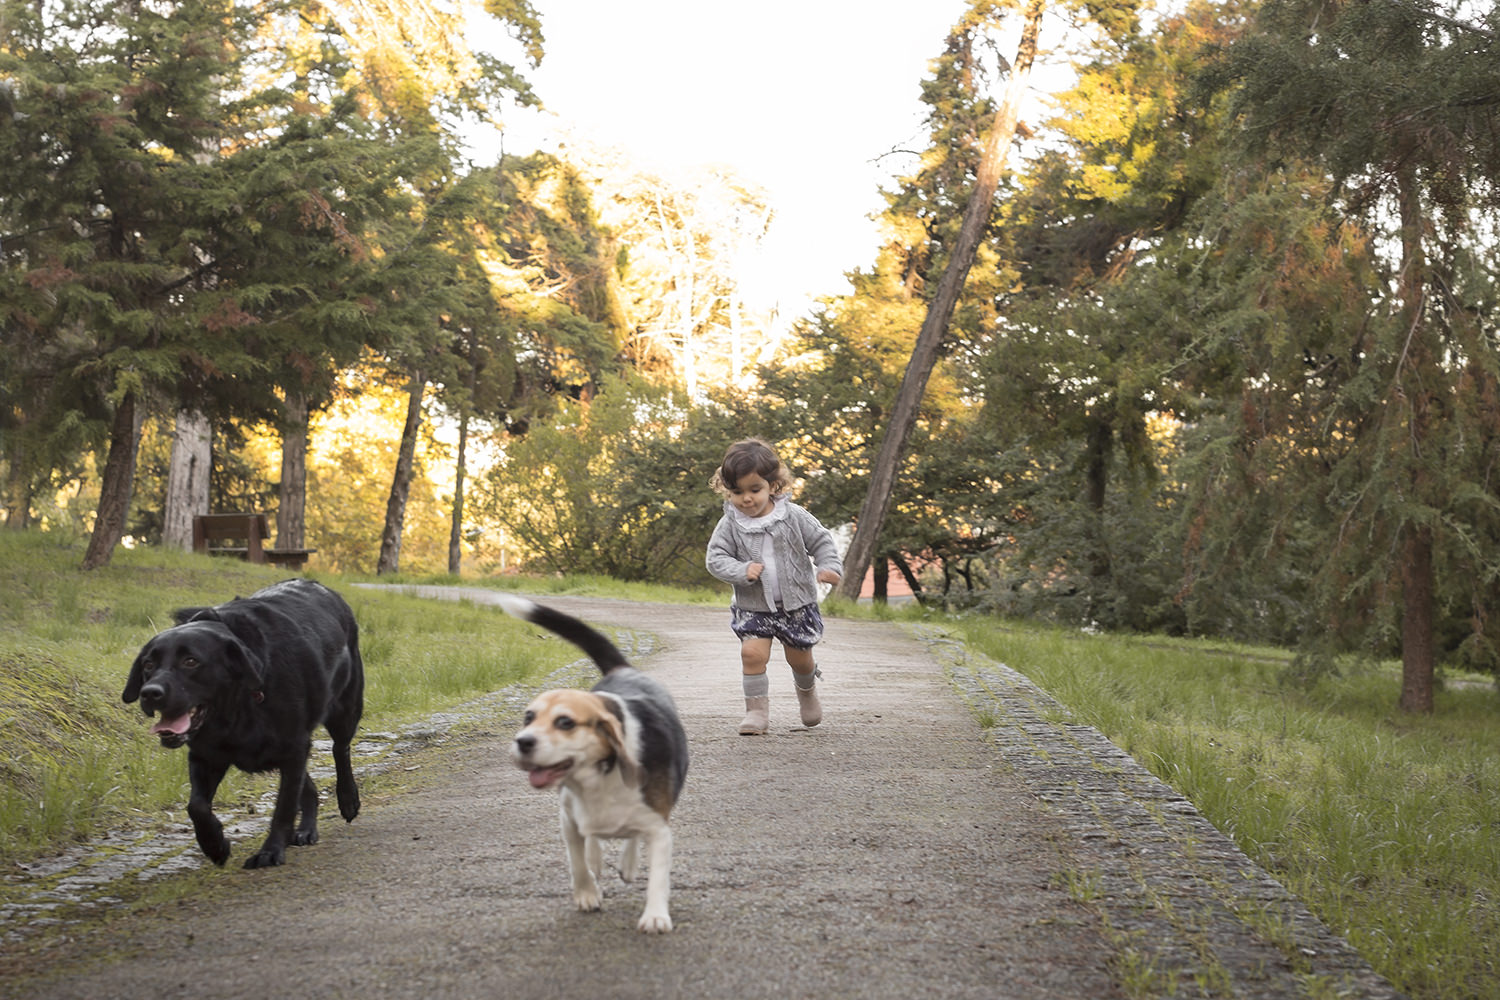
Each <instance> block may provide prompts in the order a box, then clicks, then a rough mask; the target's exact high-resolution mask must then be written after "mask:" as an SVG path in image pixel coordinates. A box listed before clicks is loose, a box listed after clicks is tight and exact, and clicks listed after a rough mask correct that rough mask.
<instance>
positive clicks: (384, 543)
mask: <svg viewBox="0 0 1500 1000" xmlns="http://www.w3.org/2000/svg"><path fill="white" fill-rule="evenodd" d="M426 391H427V375H426V373H425V372H421V371H418V372H416V373H415V374H414V375H412V379H411V396H410V398H409V399H408V400H407V404H406V428H405V429H404V430H403V431H402V432H401V453H400V454H399V455H398V456H397V457H396V473H395V475H394V476H393V477H392V478H391V497H390V500H388V501H387V502H386V505H385V529H384V530H383V531H382V532H381V534H380V561H379V562H377V563H376V564H375V572H376V573H377V574H379V575H384V574H386V573H394V572H396V570H397V569H398V568H399V567H400V565H401V529H402V525H403V524H405V522H406V499H407V497H408V496H409V495H410V494H411V474H412V465H413V463H414V462H415V461H416V455H417V432H418V431H419V430H421V428H422V394H423V393H425V392H426Z"/></svg>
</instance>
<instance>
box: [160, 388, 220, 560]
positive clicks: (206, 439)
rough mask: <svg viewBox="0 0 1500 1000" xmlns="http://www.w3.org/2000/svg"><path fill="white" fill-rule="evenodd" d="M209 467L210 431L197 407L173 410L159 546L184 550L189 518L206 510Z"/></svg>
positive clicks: (190, 531)
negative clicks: (165, 495) (175, 420)
mask: <svg viewBox="0 0 1500 1000" xmlns="http://www.w3.org/2000/svg"><path fill="white" fill-rule="evenodd" d="M212 468H213V431H212V429H211V428H210V426H209V423H208V417H207V416H206V415H204V413H203V411H202V410H199V409H196V408H195V409H182V410H178V411H177V423H176V425H175V426H174V427H173V429H172V462H171V465H170V466H169V467H168V469H167V503H166V510H165V511H164V512H163V514H162V529H161V543H162V545H163V547H165V548H170V549H181V550H182V551H184V552H188V551H190V550H191V549H192V547H193V518H194V517H196V516H198V515H199V514H207V513H208V480H209V473H210V472H211V471H212Z"/></svg>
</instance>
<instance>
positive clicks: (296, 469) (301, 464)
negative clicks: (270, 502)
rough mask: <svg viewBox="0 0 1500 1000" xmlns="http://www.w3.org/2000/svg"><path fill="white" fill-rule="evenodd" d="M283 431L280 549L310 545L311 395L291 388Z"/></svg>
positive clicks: (278, 508) (278, 518)
mask: <svg viewBox="0 0 1500 1000" xmlns="http://www.w3.org/2000/svg"><path fill="white" fill-rule="evenodd" d="M285 411H286V413H285V420H284V422H283V424H282V428H281V488H280V490H279V491H278V493H277V500H276V547H277V548H278V549H300V548H305V547H306V545H307V393H305V392H303V391H302V390H301V389H288V390H287V393H286V404H285Z"/></svg>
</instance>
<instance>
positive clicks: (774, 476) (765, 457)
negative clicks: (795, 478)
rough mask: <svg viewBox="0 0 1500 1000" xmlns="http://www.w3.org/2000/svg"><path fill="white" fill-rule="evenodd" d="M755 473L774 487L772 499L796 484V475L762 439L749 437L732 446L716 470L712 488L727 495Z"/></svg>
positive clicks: (772, 488)
mask: <svg viewBox="0 0 1500 1000" xmlns="http://www.w3.org/2000/svg"><path fill="white" fill-rule="evenodd" d="M752 473H753V474H754V475H757V476H759V477H760V478H762V479H764V480H765V481H766V483H767V484H769V485H770V487H771V495H772V496H779V495H781V494H782V493H785V492H786V491H787V489H788V488H789V487H790V486H791V485H792V474H791V473H790V472H788V471H787V468H786V466H785V465H783V464H782V462H781V459H779V458H777V457H776V452H775V451H773V450H772V449H771V446H770V445H769V444H767V443H766V442H764V441H762V440H761V439H760V438H746V439H745V440H743V441H736V442H735V443H734V444H732V445H730V446H729V450H728V451H727V452H725V453H724V461H723V462H722V463H720V465H719V467H718V468H717V469H715V470H714V476H713V479H712V481H711V485H712V486H713V488H714V491H715V492H716V493H719V494H721V495H722V494H727V493H729V491H730V490H732V489H734V487H735V484H736V483H738V482H739V481H740V479H741V478H742V477H744V476H748V475H751V474H752Z"/></svg>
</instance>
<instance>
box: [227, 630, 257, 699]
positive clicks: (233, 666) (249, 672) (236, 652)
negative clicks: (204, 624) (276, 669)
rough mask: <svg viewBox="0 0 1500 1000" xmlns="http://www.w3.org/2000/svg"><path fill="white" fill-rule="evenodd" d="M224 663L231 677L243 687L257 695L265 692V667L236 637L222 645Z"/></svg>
mask: <svg viewBox="0 0 1500 1000" xmlns="http://www.w3.org/2000/svg"><path fill="white" fill-rule="evenodd" d="M224 661H225V665H226V666H228V668H229V673H230V674H231V676H233V677H235V678H236V679H238V680H239V682H240V683H241V684H243V685H245V687H247V688H249V689H250V690H251V691H254V692H255V693H257V694H259V693H261V692H262V691H263V690H265V676H266V665H265V664H264V663H263V662H261V658H260V657H258V656H256V655H255V654H254V653H252V652H251V651H250V647H249V646H247V645H245V644H244V643H243V642H241V641H240V640H239V638H238V637H237V636H236V637H231V638H230V640H229V641H228V642H227V643H225V644H224Z"/></svg>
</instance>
